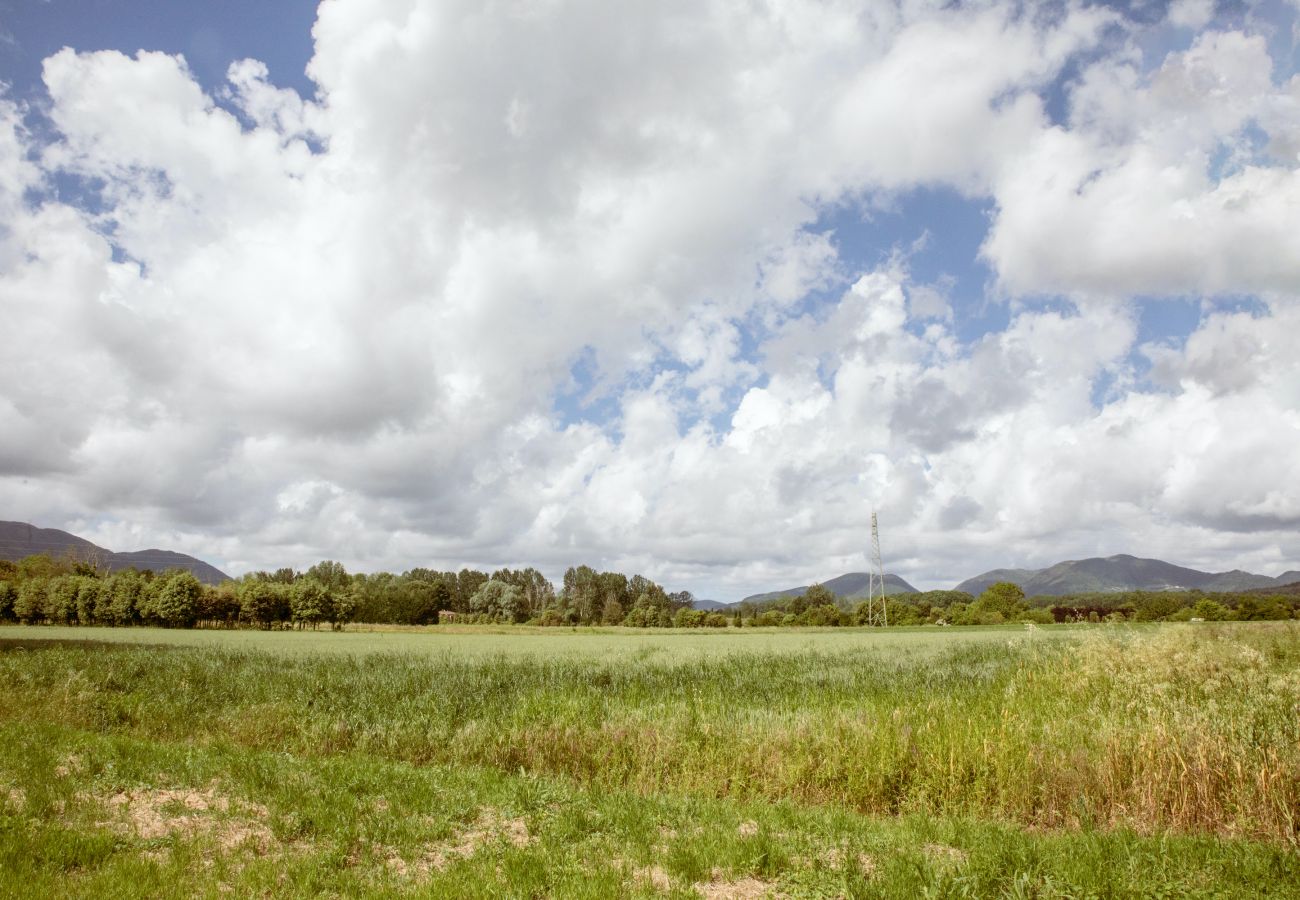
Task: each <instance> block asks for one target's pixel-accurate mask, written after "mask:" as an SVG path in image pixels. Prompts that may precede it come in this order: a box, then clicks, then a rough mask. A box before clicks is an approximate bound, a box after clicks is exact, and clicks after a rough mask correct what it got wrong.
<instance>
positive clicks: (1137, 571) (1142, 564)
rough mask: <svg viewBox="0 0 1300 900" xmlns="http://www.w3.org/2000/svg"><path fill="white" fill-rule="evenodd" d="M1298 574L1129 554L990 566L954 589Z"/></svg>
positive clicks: (1199, 582)
mask: <svg viewBox="0 0 1300 900" xmlns="http://www.w3.org/2000/svg"><path fill="white" fill-rule="evenodd" d="M1297 577H1300V573H1296V572H1288V573H1286V574H1285V575H1281V576H1279V577H1278V578H1270V577H1269V576H1267V575H1254V574H1252V573H1250V572H1243V571H1241V570H1240V569H1234V570H1233V571H1231V572H1201V571H1199V570H1197V569H1188V568H1184V567H1183V566H1176V565H1174V564H1173V563H1167V562H1164V561H1163V560H1159V559H1140V558H1138V557H1136V556H1129V555H1128V554H1123V553H1121V554H1119V555H1117V556H1107V557H1105V558H1101V557H1093V558H1091V559H1071V560H1066V561H1065V562H1059V563H1057V564H1056V565H1054V566H1048V567H1047V568H1046V569H994V570H993V571H991V572H985V573H984V574H983V575H976V576H975V577H974V578H968V579H966V580H965V581H963V582H962V583H961V584H959V585H957V587H956V590H959V591H966V592H967V593H970V594H976V595H978V594H980V593H982V592H983V591H984V590H985V589H986V588H987V587H988V586H989V585H991V584H993V583H995V582H998V581H1010V582H1011V583H1013V584H1018V585H1020V587H1021V589H1022V590H1024V592H1025V593H1026V594H1027V595H1029V596H1030V597H1033V596H1036V595H1050V596H1061V595H1064V594H1091V593H1102V592H1110V591H1191V590H1200V591H1246V590H1251V589H1253V588H1268V587H1276V586H1281V585H1283V584H1287V583H1289V582H1290V581H1293V580H1296V579H1297Z"/></svg>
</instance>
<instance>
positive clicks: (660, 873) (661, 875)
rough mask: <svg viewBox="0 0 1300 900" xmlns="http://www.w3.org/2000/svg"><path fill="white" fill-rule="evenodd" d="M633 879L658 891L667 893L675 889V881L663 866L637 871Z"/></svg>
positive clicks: (647, 867)
mask: <svg viewBox="0 0 1300 900" xmlns="http://www.w3.org/2000/svg"><path fill="white" fill-rule="evenodd" d="M632 877H633V878H635V879H636V880H637V881H638V882H640V883H642V884H648V885H650V887H652V888H654V889H655V890H656V891H662V892H664V893H667V892H668V891H670V890H672V888H673V880H672V879H671V878H669V877H668V873H667V872H665V871H664V869H663V867H662V866H646V867H644V868H641V869H637V870H635V871H634V872H633V873H632Z"/></svg>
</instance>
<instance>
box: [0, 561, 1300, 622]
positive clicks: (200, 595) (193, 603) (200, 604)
mask: <svg viewBox="0 0 1300 900" xmlns="http://www.w3.org/2000/svg"><path fill="white" fill-rule="evenodd" d="M693 603H694V598H693V597H692V596H691V594H690V592H688V591H680V592H677V593H669V592H668V591H666V590H665V589H664V588H663V587H662V586H660V585H659V584H656V583H655V582H653V581H651V580H650V579H648V578H646V577H644V576H641V575H633V576H631V577H629V576H627V575H624V574H621V573H618V572H599V571H597V570H595V569H593V568H591V567H590V566H576V567H571V568H569V569H568V570H566V571H565V573H564V579H563V582H562V583H561V585H560V587H559V589H558V590H557V589H556V587H555V585H553V584H552V583H551V582H550V581H549V580H548V579H547V578H546V577H545V576H543V575H542V573H541V572H539V571H537V570H536V569H533V568H527V569H508V568H503V569H498V570H496V571H494V572H491V573H487V572H481V571H478V570H476V569H468V568H465V569H461V570H460V571H458V572H452V571H446V572H442V571H436V570H433V569H423V568H415V569H411V570H409V571H406V572H403V573H401V574H394V573H390V572H377V573H372V574H362V573H358V574H351V573H349V572H348V571H347V570H346V569H345V568H344V567H343V565H342V564H341V563H338V562H334V561H331V560H325V561H322V562H319V563H317V564H316V565H314V566H312V567H310V568H309V569H307V570H306V571H304V572H298V571H295V570H294V569H290V568H282V569H277V570H275V571H274V572H265V571H264V572H253V573H251V574H249V575H245V576H244V577H242V578H240V579H236V580H231V581H226V582H224V583H222V584H219V585H215V586H213V585H205V584H203V583H201V582H200V581H199V580H198V579H197V578H195V577H194V575H192V574H191V573H190V572H187V571H184V570H173V571H168V572H162V573H154V572H151V571H147V570H146V571H137V570H135V569H128V570H125V571H119V572H115V573H108V572H106V571H104V570H102V569H100V568H98V567H97V566H96V565H94V564H93V563H90V562H86V561H83V560H78V559H75V558H72V557H69V558H63V559H55V558H53V557H51V556H49V555H45V554H41V555H35V556H28V557H26V558H24V559H22V560H19V561H18V562H9V561H4V560H0V621H18V622H23V623H33V624H34V623H42V622H50V623H55V624H68V625H157V626H163V627H169V628H192V627H216V628H236V627H256V628H285V627H294V628H320V627H332V628H339V627H342V626H343V625H344V624H346V623H348V622H365V623H370V624H397V625H431V624H437V623H440V622H442V623H449V622H465V623H503V624H531V625H625V626H631V627H637V628H668V627H674V628H699V627H710V628H724V627H728V626H731V627H765V626H766V627H771V626H786V627H788V626H832V627H845V626H858V625H865V624H867V621H868V604H867V602H866V601H865V600H860V601H857V602H853V601H851V600H847V599H845V598H841V597H838V596H836V595H835V594H834V593H833V592H831V591H830V590H829V589H828V588H826V587H824V586H823V585H820V584H814V585H812V586H811V587H809V588H808V589H807V590H806V591H804V592H803V593H802V594H799V595H797V596H791V597H776V598H771V599H768V600H765V601H761V602H746V603H741V604H738V605H736V606H733V607H730V608H728V609H727V610H726V611H718V610H714V611H706V610H698V609H695V608H694V606H693ZM886 613H887V619H888V622H889V624H890V625H927V624H931V625H996V624H1000V623H1004V622H1035V623H1044V624H1047V623H1053V622H1078V621H1093V622H1097V621H1136V622H1167V621H1190V620H1206V621H1231V620H1236V621H1253V620H1271V619H1289V618H1296V617H1297V616H1298V615H1300V593H1294V592H1293V593H1291V594H1286V593H1278V594H1258V593H1254V592H1246V593H1233V594H1224V593H1220V594H1203V593H1201V592H1199V591H1119V592H1114V593H1104V594H1080V595H1074V596H1068V597H1026V596H1025V594H1024V592H1023V591H1022V590H1021V589H1020V588H1019V587H1017V586H1016V585H1014V584H1011V583H1010V582H1000V583H998V584H994V585H992V586H990V587H989V588H988V589H987V590H985V591H983V592H982V593H981V594H980V595H979V596H978V597H976V596H973V595H971V594H969V593H966V592H964V591H925V592H921V593H915V594H894V595H891V596H889V597H887V598H886Z"/></svg>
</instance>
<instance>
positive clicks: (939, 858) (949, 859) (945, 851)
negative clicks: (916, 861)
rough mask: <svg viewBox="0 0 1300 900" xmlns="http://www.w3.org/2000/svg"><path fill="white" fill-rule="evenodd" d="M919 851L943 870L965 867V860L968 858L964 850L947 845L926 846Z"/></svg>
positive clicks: (968, 855)
mask: <svg viewBox="0 0 1300 900" xmlns="http://www.w3.org/2000/svg"><path fill="white" fill-rule="evenodd" d="M921 849H922V850H924V851H925V855H926V856H928V857H930V859H932V860H933V861H934V862H936V863H938V864H939V865H940V866H942V867H944V868H953V869H955V868H957V867H959V866H962V865H965V863H966V860H967V859H969V858H970V854H968V853H967V852H966V851H965V850H961V849H959V848H957V847H949V846H948V845H947V844H926V845H925V846H924V847H922V848H921Z"/></svg>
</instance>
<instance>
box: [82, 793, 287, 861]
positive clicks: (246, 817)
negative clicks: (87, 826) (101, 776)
mask: <svg viewBox="0 0 1300 900" xmlns="http://www.w3.org/2000/svg"><path fill="white" fill-rule="evenodd" d="M100 802H101V803H102V805H104V806H106V807H107V808H108V809H109V810H110V811H111V813H112V814H113V818H112V819H110V820H109V821H106V822H100V823H98V824H99V825H100V826H101V827H106V828H110V829H112V830H114V831H116V832H118V833H120V834H133V835H135V836H136V837H140V838H143V839H144V840H157V839H159V838H165V837H170V836H172V835H177V836H180V837H184V838H204V839H207V840H210V841H212V842H213V843H215V844H216V845H217V846H218V847H220V848H221V849H222V850H233V849H235V848H239V847H252V848H253V849H255V850H256V851H257V852H258V853H266V852H267V851H268V850H270V849H271V847H273V846H274V845H275V844H276V839H275V835H274V834H273V833H272V832H271V829H270V828H269V827H268V826H267V825H266V821H267V819H268V818H269V813H268V812H267V809H266V807H265V806H262V805H261V804H257V803H248V802H246V801H243V800H232V799H230V798H229V797H226V796H224V795H222V794H220V793H218V791H217V789H216V787H215V786H211V785H210V786H208V787H207V788H205V789H203V790H195V789H186V788H179V789H171V788H149V789H145V790H136V791H121V792H119V793H116V794H113V795H112V796H109V797H107V798H102V799H101V800H100Z"/></svg>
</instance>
